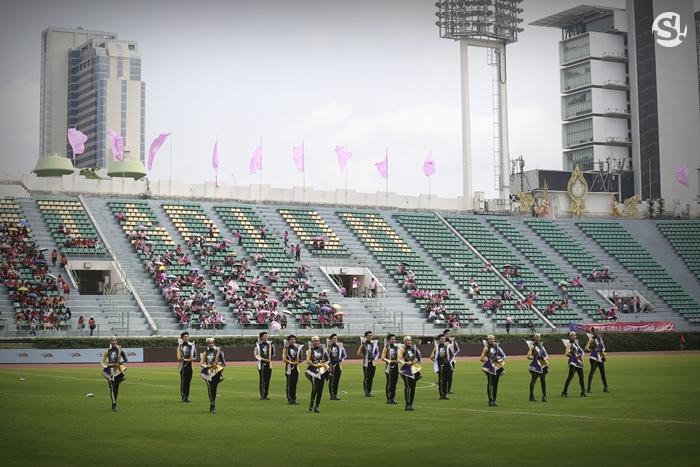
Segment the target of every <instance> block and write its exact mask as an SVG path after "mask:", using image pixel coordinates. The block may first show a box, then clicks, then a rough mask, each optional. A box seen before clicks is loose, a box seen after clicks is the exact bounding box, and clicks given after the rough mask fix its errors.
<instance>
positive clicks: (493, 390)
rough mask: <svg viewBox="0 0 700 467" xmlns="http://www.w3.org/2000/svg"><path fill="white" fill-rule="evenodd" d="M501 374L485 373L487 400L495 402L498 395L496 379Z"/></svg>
mask: <svg viewBox="0 0 700 467" xmlns="http://www.w3.org/2000/svg"><path fill="white" fill-rule="evenodd" d="M500 378H501V375H492V374H491V373H486V394H487V395H488V397H489V401H493V402H496V398H497V397H498V380H499V379H500Z"/></svg>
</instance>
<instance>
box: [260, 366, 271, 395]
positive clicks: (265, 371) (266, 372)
mask: <svg viewBox="0 0 700 467" xmlns="http://www.w3.org/2000/svg"><path fill="white" fill-rule="evenodd" d="M258 376H259V377H260V397H267V394H268V393H269V392H270V377H272V368H271V367H270V364H269V363H263V364H262V366H261V367H260V369H259V370H258Z"/></svg>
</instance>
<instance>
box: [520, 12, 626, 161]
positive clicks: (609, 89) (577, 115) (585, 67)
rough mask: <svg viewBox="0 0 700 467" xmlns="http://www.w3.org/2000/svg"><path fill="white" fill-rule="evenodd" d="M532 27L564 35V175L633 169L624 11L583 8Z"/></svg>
mask: <svg viewBox="0 0 700 467" xmlns="http://www.w3.org/2000/svg"><path fill="white" fill-rule="evenodd" d="M532 24H533V25H536V26H548V27H556V28H559V29H561V30H562V40H561V41H560V42H559V65H560V67H561V68H560V72H559V73H560V81H561V89H560V92H561V94H562V96H561V119H562V120H563V123H562V148H563V166H564V170H573V169H574V168H575V167H576V165H579V166H580V167H581V169H582V170H584V171H591V170H594V169H596V168H597V165H598V164H599V163H601V162H602V163H612V162H613V161H615V162H616V163H617V164H624V167H625V168H629V167H630V165H631V162H632V159H631V153H630V146H631V142H630V131H629V128H630V124H629V122H630V110H629V107H630V105H629V97H628V94H629V82H628V79H627V48H626V43H627V39H626V36H627V22H626V17H625V14H624V11H622V10H619V9H613V8H602V7H593V6H587V5H582V6H578V7H575V8H571V9H569V10H566V11H563V12H561V13H557V14H555V15H552V16H549V17H547V18H543V19H541V20H539V21H535V22H534V23H532ZM617 164H616V165H617Z"/></svg>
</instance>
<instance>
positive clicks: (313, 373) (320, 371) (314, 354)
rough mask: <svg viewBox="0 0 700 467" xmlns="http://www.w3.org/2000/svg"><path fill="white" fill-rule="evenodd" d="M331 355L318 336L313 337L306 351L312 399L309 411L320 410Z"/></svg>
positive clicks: (307, 374)
mask: <svg viewBox="0 0 700 467" xmlns="http://www.w3.org/2000/svg"><path fill="white" fill-rule="evenodd" d="M329 361H330V357H329V356H328V352H327V351H326V349H325V348H323V346H322V345H321V339H319V338H318V336H314V337H312V338H311V342H310V343H309V349H308V350H307V351H306V364H307V365H308V367H307V369H306V377H307V378H308V380H309V382H310V383H311V400H310V402H309V412H320V410H318V405H319V404H320V403H321V396H322V395H323V384H324V383H325V381H326V378H327V377H328V367H329Z"/></svg>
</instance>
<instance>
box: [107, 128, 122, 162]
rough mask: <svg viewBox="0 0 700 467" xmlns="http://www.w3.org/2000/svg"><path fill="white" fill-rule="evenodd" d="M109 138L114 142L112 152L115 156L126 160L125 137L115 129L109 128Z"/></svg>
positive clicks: (117, 158)
mask: <svg viewBox="0 0 700 467" xmlns="http://www.w3.org/2000/svg"><path fill="white" fill-rule="evenodd" d="M107 134H108V135H109V139H110V141H111V143H112V154H114V158H115V159H116V160H118V161H120V162H124V137H123V136H122V135H120V134H119V133H117V132H116V131H114V130H111V129H110V130H107Z"/></svg>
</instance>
